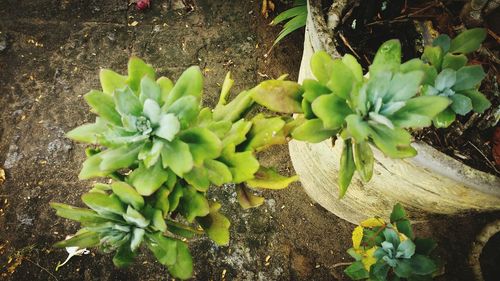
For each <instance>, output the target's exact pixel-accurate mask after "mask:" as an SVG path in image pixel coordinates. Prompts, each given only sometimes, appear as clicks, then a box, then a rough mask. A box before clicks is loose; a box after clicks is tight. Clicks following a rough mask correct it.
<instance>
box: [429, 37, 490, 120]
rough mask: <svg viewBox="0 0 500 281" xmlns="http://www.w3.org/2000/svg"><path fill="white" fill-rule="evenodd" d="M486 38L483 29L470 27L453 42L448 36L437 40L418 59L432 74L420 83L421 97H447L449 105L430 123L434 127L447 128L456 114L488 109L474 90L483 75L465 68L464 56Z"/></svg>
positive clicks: (479, 70)
mask: <svg viewBox="0 0 500 281" xmlns="http://www.w3.org/2000/svg"><path fill="white" fill-rule="evenodd" d="M485 38H486V30H485V29H483V28H473V29H469V30H466V31H464V32H462V33H460V34H459V35H458V36H457V37H455V38H454V39H451V38H450V37H449V36H448V35H440V36H439V37H437V38H436V39H435V40H434V41H433V43H432V46H426V47H425V49H424V54H423V55H422V60H424V61H425V62H427V63H428V64H429V65H430V66H431V67H432V71H433V72H434V73H436V74H435V75H430V77H429V79H427V80H426V83H424V87H423V89H422V94H423V95H426V96H442V97H448V98H449V99H450V100H451V101H452V103H451V104H450V106H449V107H448V108H447V109H446V110H445V111H443V112H441V113H440V114H439V115H437V116H436V117H435V118H434V120H433V123H434V126H436V127H440V128H441V127H448V126H449V125H450V124H451V123H452V122H453V121H454V120H455V118H456V114H459V115H465V114H467V113H469V112H470V111H474V112H478V113H483V112H484V111H485V110H486V109H488V108H489V107H490V106H491V103H490V102H489V101H488V99H487V98H486V97H485V96H484V95H483V94H482V93H481V92H479V91H478V88H479V86H480V85H481V81H482V80H483V78H484V77H485V76H486V75H485V73H484V71H483V68H482V67H481V65H467V60H468V59H467V57H466V54H468V53H471V52H474V51H476V50H477V49H478V48H479V47H480V45H481V42H483V40H484V39H485Z"/></svg>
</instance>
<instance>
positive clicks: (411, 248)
mask: <svg viewBox="0 0 500 281" xmlns="http://www.w3.org/2000/svg"><path fill="white" fill-rule="evenodd" d="M413 254H415V244H414V243H413V242H412V241H411V240H410V239H407V240H404V241H402V242H401V243H400V244H399V246H398V248H397V250H396V257H397V258H404V259H409V258H411V257H412V256H413Z"/></svg>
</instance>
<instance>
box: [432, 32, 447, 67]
mask: <svg viewBox="0 0 500 281" xmlns="http://www.w3.org/2000/svg"><path fill="white" fill-rule="evenodd" d="M450 45H451V39H450V36H448V35H446V34H439V36H438V37H436V38H435V39H434V40H433V41H432V46H439V47H441V49H442V50H443V53H447V52H448V50H449V49H450ZM443 68H444V67H443Z"/></svg>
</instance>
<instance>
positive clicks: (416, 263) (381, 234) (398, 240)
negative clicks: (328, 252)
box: [339, 204, 442, 281]
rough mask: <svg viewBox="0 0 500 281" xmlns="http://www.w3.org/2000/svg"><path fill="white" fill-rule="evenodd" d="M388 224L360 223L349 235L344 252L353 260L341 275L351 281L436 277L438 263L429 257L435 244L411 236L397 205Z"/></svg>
mask: <svg viewBox="0 0 500 281" xmlns="http://www.w3.org/2000/svg"><path fill="white" fill-rule="evenodd" d="M389 217H390V220H389V222H386V221H385V220H384V219H381V218H379V217H374V218H369V219H366V220H364V221H362V222H361V223H360V224H359V225H358V226H357V227H356V228H354V230H353V232H352V247H351V248H350V249H349V250H347V253H349V255H350V256H352V257H353V258H354V259H355V261H354V262H352V263H341V264H339V265H349V266H348V267H347V268H346V269H345V270H344V272H345V273H346V274H347V276H349V278H351V279H352V280H381V281H382V280H410V281H412V280H431V279H432V277H434V276H436V275H439V273H440V272H442V270H440V262H439V260H438V259H437V258H436V257H434V256H433V255H432V252H433V250H434V249H435V248H436V246H437V244H436V242H435V241H434V240H432V239H430V238H420V237H415V234H414V232H413V230H412V227H411V224H410V221H409V220H408V217H407V215H406V211H405V210H404V208H403V206H401V204H396V205H394V207H393V210H392V212H391V214H390V216H389Z"/></svg>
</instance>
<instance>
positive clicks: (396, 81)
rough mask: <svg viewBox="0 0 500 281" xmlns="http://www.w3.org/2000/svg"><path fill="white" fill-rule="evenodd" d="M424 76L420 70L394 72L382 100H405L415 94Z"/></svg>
mask: <svg viewBox="0 0 500 281" xmlns="http://www.w3.org/2000/svg"><path fill="white" fill-rule="evenodd" d="M423 78H424V73H423V72H422V71H419V70H417V71H411V72H407V73H399V72H398V73H396V74H395V75H394V76H393V78H392V80H391V83H390V86H389V89H388V90H387V93H386V94H385V96H384V98H383V100H384V102H387V101H393V102H397V101H406V100H408V99H409V98H411V97H413V96H415V95H416V94H417V92H418V89H419V87H420V83H421V82H422V80H423Z"/></svg>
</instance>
